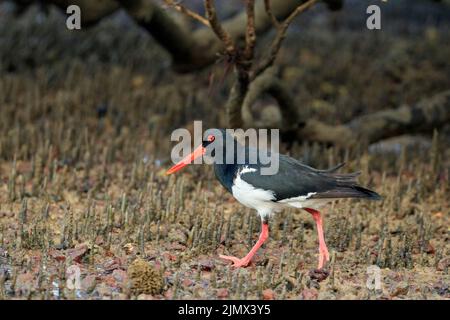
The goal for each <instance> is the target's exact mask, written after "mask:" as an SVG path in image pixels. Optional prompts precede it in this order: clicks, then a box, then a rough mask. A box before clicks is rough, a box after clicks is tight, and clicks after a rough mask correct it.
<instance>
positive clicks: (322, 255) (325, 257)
mask: <svg viewBox="0 0 450 320" xmlns="http://www.w3.org/2000/svg"><path fill="white" fill-rule="evenodd" d="M305 210H306V211H308V212H309V213H311V215H312V216H313V219H314V221H316V226H317V235H318V236H319V266H318V267H317V268H318V269H322V268H323V264H324V262H325V261H329V260H330V254H329V253H328V248H327V245H326V243H325V237H324V235H323V222H322V215H321V214H320V212H319V211H317V210H314V209H311V208H305Z"/></svg>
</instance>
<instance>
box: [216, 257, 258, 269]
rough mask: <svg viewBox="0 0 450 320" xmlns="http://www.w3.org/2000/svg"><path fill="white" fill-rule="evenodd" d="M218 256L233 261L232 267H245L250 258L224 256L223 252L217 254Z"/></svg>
mask: <svg viewBox="0 0 450 320" xmlns="http://www.w3.org/2000/svg"><path fill="white" fill-rule="evenodd" d="M219 258H220V259H224V260H229V261H231V262H233V267H235V268H245V267H247V266H248V265H249V264H250V259H246V258H242V259H239V258H236V257H233V256H224V255H223V254H221V255H219Z"/></svg>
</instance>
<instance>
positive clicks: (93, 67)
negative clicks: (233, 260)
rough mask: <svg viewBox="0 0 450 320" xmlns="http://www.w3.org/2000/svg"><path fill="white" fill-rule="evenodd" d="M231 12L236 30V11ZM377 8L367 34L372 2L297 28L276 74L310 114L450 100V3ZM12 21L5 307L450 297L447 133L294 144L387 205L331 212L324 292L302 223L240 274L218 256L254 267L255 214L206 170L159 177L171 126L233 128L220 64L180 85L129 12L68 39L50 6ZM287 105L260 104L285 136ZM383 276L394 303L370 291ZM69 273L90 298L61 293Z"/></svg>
mask: <svg viewBox="0 0 450 320" xmlns="http://www.w3.org/2000/svg"><path fill="white" fill-rule="evenodd" d="M185 2H186V3H187V4H189V5H192V6H191V7H192V8H195V7H196V6H197V8H201V2H200V1H185ZM218 2H219V4H220V11H219V12H220V13H221V15H222V16H223V17H227V16H231V15H232V14H233V13H234V12H236V11H237V10H239V9H240V8H241V4H240V1H227V2H226V3H227V4H224V3H225V1H218ZM372 2H373V3H376V4H378V5H380V7H381V8H382V30H381V31H370V30H367V29H366V27H365V19H366V17H367V15H366V13H365V10H366V8H367V5H368V4H369V2H368V1H367V2H366V1H357V0H349V1H346V3H345V6H344V8H343V9H342V10H340V11H337V12H330V11H328V10H326V8H325V6H323V5H320V6H317V7H316V8H313V9H312V10H311V11H308V12H306V13H304V14H303V15H301V16H300V17H298V19H297V20H296V22H295V23H294V24H293V25H292V26H291V28H290V30H289V33H288V38H287V39H286V42H285V43H284V46H283V48H282V49H281V52H280V54H279V56H278V60H277V65H279V66H280V68H281V77H282V80H283V81H284V82H285V83H286V84H287V86H288V88H289V90H290V92H291V93H292V95H293V96H294V98H295V104H296V106H298V108H299V109H302V111H303V112H305V113H306V114H307V115H308V116H311V117H316V118H319V119H320V120H322V121H324V122H326V123H329V124H342V123H346V122H348V121H349V120H351V119H352V118H353V117H355V116H357V115H363V114H367V113H371V112H375V111H379V110H384V109H390V108H396V107H399V106H401V105H403V104H413V103H416V102H417V101H419V100H421V99H423V98H427V97H431V96H433V95H434V94H437V93H440V92H442V91H445V90H448V89H449V88H450V63H449V57H450V32H449V26H450V19H449V18H450V6H448V4H445V3H435V2H432V1H419V0H416V1H406V0H405V1H388V3H383V2H381V1H372ZM372 2H371V3H372ZM14 9H15V8H14V5H13V4H12V3H11V2H8V1H3V2H0V190H1V191H0V298H6V299H11V298H21V299H25V298H32V299H42V298H46V299H58V298H92V299H101V298H113V299H126V298H136V297H137V298H140V299H149V298H155V299H164V298H168V299H171V298H207V299H217V298H224V299H226V298H266V299H271V298H276V299H281V298H289V299H317V298H319V299H336V298H338V299H342V298H349V299H367V298H378V299H393V298H394V299H395V298H430V299H444V298H450V292H449V283H450V281H449V274H448V269H449V268H448V267H449V264H450V258H449V250H450V242H449V230H450V229H449V221H450V217H449V203H448V194H449V164H450V161H449V154H450V143H449V141H450V126H449V125H448V124H447V125H446V126H443V127H441V128H438V129H436V130H433V128H430V130H428V131H427V132H424V133H422V134H420V135H419V134H414V135H403V136H401V137H395V138H391V139H388V140H385V141H381V142H378V143H375V144H372V145H370V146H366V145H365V144H363V143H361V144H358V143H356V144H355V145H352V146H350V147H346V148H341V147H333V146H329V145H321V144H318V143H310V142H304V141H296V142H295V143H294V144H289V145H284V146H283V150H284V151H286V152H289V153H290V154H291V155H293V156H295V157H297V158H298V159H301V160H302V161H304V162H306V163H308V164H310V165H313V166H316V167H320V168H325V167H327V166H330V165H333V164H336V163H339V162H341V161H343V160H345V161H346V162H347V166H346V167H345V168H344V169H343V170H345V172H350V171H352V170H360V169H361V170H362V172H363V174H362V176H361V183H363V184H365V185H368V186H369V187H371V188H373V189H375V190H376V191H377V192H379V193H380V194H382V195H383V196H384V200H383V201H382V202H380V203H365V202H353V201H341V202H339V203H337V204H335V205H333V206H331V207H330V208H329V209H328V210H327V212H326V215H325V230H326V239H327V240H328V243H329V247H330V249H331V250H332V251H333V254H332V256H333V259H332V262H331V264H330V266H329V271H330V276H328V277H327V278H326V279H320V278H317V277H316V276H315V275H314V273H310V270H311V269H313V268H314V267H315V264H316V258H317V257H316V256H317V252H316V250H317V247H316V242H317V239H316V233H315V230H314V226H313V223H312V219H311V218H310V217H309V215H308V214H304V213H303V212H299V211H293V210H292V211H287V212H284V213H282V214H280V215H278V216H276V217H275V218H274V219H273V221H272V222H271V239H270V241H269V242H268V244H267V245H266V246H265V249H264V250H260V252H259V254H258V257H257V258H256V260H255V262H254V264H253V265H252V266H251V267H249V268H247V269H245V270H232V269H231V268H230V267H229V266H227V265H226V263H224V262H222V261H219V259H216V256H217V254H218V253H222V252H226V253H231V254H233V255H237V256H240V255H243V254H244V253H245V252H246V250H248V248H249V247H250V246H251V245H252V244H253V242H254V241H255V240H256V237H257V232H258V230H259V229H258V228H259V219H258V217H257V216H256V215H255V214H254V213H252V212H250V211H249V210H247V209H245V208H244V207H242V206H241V205H239V204H237V203H236V202H235V201H234V200H232V198H231V196H230V195H228V194H225V193H224V192H223V189H221V187H220V186H219V185H218V183H217V182H216V181H215V180H214V177H213V174H212V170H211V168H209V167H208V168H207V167H198V166H192V168H188V169H186V170H184V172H183V173H182V174H180V175H177V176H176V177H170V178H169V177H166V176H165V175H164V171H165V169H167V168H168V167H169V166H170V165H171V163H170V158H169V157H170V149H171V147H172V143H171V142H170V133H171V131H172V130H174V129H176V128H179V127H188V128H190V127H191V126H192V122H193V120H203V122H204V128H207V127H219V126H222V127H223V126H226V123H225V118H224V110H223V106H224V104H225V101H226V99H227V96H228V91H229V88H230V86H231V80H232V74H225V71H224V70H225V65H224V64H223V63H221V62H218V63H216V64H215V65H213V66H212V67H210V68H206V69H205V70H202V71H198V72H195V73H191V74H183V75H180V74H178V73H175V72H174V71H173V70H172V68H171V61H170V58H169V56H168V55H167V53H166V52H165V51H164V50H163V49H162V48H161V47H159V46H158V45H157V44H156V43H155V42H154V41H153V40H152V38H151V37H150V36H149V35H148V34H147V33H146V32H144V31H143V30H141V29H140V28H139V27H137V26H136V25H135V23H134V22H133V21H132V20H131V19H130V18H128V17H127V15H126V14H125V13H123V12H119V13H116V14H113V15H112V16H110V17H107V18H105V19H103V21H101V22H100V23H98V24H97V25H95V26H92V27H90V28H83V30H82V31H68V30H67V29H66V28H65V16H64V15H63V14H62V13H61V12H60V11H59V10H58V9H56V8H54V7H48V8H47V9H46V10H42V9H41V8H40V7H39V6H38V5H32V6H30V7H28V8H27V9H26V10H25V11H24V12H22V13H21V14H20V15H16V14H15V12H14ZM174 16H175V17H176V19H178V21H179V22H180V23H182V24H184V25H185V26H186V28H189V27H192V26H193V23H192V22H191V21H189V20H188V19H186V18H184V17H182V16H178V15H174ZM270 36H271V34H270V33H269V34H268V35H267V36H264V37H262V38H261V39H258V41H259V44H258V45H259V46H260V47H261V48H262V47H264V46H266V45H267V44H268V41H269V40H268V39H269V38H270ZM212 78H213V79H214V81H213V82H212V83H211V79H212ZM274 109H276V108H275V107H274V106H273V101H271V100H270V99H269V98H267V99H261V102H260V109H259V110H260V112H258V115H259V116H260V117H262V118H264V117H266V118H267V119H270V120H271V121H272V126H273V127H277V126H280V120H279V119H278V118H277V117H278V116H279V114H278V113H277V110H274ZM140 259H141V260H140ZM372 264H377V265H378V266H380V267H381V268H382V283H383V289H382V290H381V291H376V292H375V291H371V290H368V289H367V288H366V286H365V281H366V278H367V275H366V268H367V266H370V265H372ZM73 265H76V266H78V267H79V268H80V269H81V279H82V283H81V284H82V286H81V289H80V290H69V289H68V288H66V286H65V281H66V279H67V277H68V276H69V275H68V273H67V268H68V267H69V266H73Z"/></svg>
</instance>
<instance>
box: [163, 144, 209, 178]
mask: <svg viewBox="0 0 450 320" xmlns="http://www.w3.org/2000/svg"><path fill="white" fill-rule="evenodd" d="M205 152H206V149H205V148H203V146H202V145H200V146H198V147H197V148H196V149H195V150H194V152H192V153H191V154H190V155H188V156H187V157H185V158H184V159H183V160H181V161H180V162H178V163H177V164H176V165H174V166H173V167H172V168H170V169H169V170H167V171H166V174H171V173H174V172H177V171H178V170H180V169H181V168H184V167H185V166H187V165H188V164H190V163H192V161H194V160H195V159H197V158H198V157H201V156H202V155H204V154H205Z"/></svg>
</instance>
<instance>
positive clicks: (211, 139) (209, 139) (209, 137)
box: [208, 134, 216, 142]
mask: <svg viewBox="0 0 450 320" xmlns="http://www.w3.org/2000/svg"><path fill="white" fill-rule="evenodd" d="M215 139H216V137H214V136H213V135H212V134H210V135H209V136H208V141H209V142H213V141H214V140H215Z"/></svg>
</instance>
